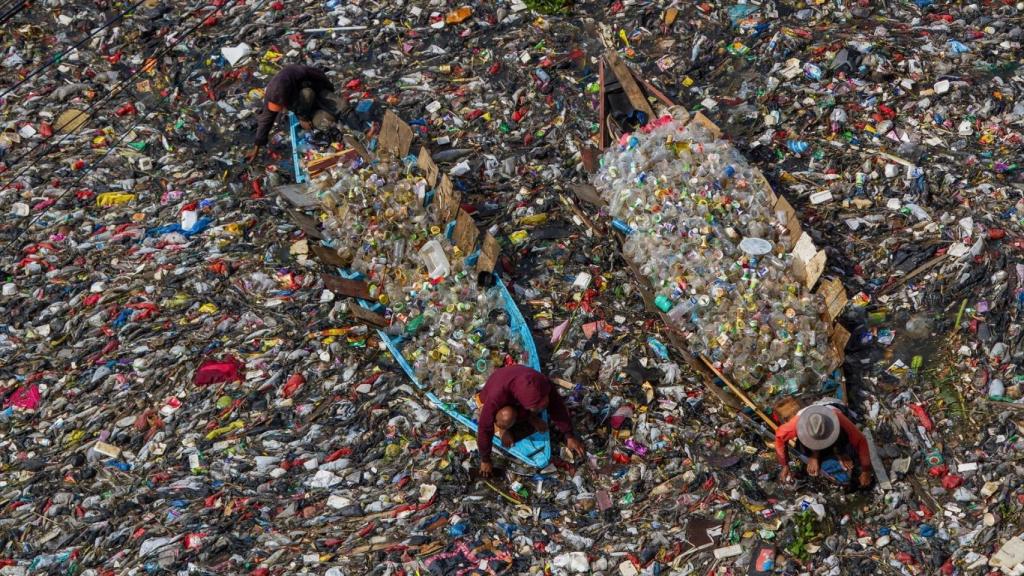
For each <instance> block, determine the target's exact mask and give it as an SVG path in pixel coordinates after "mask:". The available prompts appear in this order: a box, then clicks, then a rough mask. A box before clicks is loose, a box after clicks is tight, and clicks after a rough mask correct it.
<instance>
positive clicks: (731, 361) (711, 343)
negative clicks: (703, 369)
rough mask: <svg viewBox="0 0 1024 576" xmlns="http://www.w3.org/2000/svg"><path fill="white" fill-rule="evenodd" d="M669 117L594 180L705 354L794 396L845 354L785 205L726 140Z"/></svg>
mask: <svg viewBox="0 0 1024 576" xmlns="http://www.w3.org/2000/svg"><path fill="white" fill-rule="evenodd" d="M688 119H689V118H688V117H686V118H673V117H671V116H665V117H662V118H660V119H658V120H656V121H655V122H652V123H651V124H648V126H647V127H646V128H645V129H644V130H642V131H640V132H638V133H633V134H627V135H624V136H623V137H622V138H621V139H620V142H619V145H618V146H616V147H614V148H612V149H610V150H608V151H607V152H605V154H604V155H603V156H602V157H601V169H600V171H599V172H598V173H597V174H596V176H595V177H594V185H595V186H596V187H597V189H598V191H599V192H600V193H601V195H602V196H603V197H604V199H605V200H606V201H607V203H608V212H609V214H610V215H611V216H612V217H613V218H616V219H618V220H620V221H622V222H625V224H626V225H627V226H628V229H629V230H630V233H629V235H628V236H627V237H626V240H625V242H624V244H623V247H622V249H623V255H624V256H625V258H627V259H628V260H630V261H632V262H633V263H634V264H635V265H636V266H637V267H638V268H639V270H640V271H641V273H642V274H643V275H644V276H645V277H646V279H647V280H649V281H650V283H651V285H652V286H653V288H654V291H655V294H656V297H655V304H656V305H657V306H658V307H659V308H660V309H661V311H662V312H666V313H667V316H668V318H669V319H670V320H671V322H672V323H673V324H674V325H675V326H676V327H677V328H679V329H680V330H682V331H683V332H684V334H685V335H686V342H687V343H688V344H689V345H690V346H691V347H692V351H693V352H694V353H695V354H703V355H706V356H707V357H709V358H710V359H711V360H712V361H714V362H715V363H717V364H719V365H720V366H721V367H722V371H723V372H725V374H726V375H728V376H730V377H731V378H732V379H733V381H734V382H735V383H736V384H738V385H740V386H741V387H743V388H747V389H749V388H754V387H755V386H758V385H759V384H761V382H762V381H765V384H764V385H763V386H760V387H759V390H758V392H759V393H760V394H761V396H762V398H763V399H770V398H772V397H774V396H776V395H783V394H788V395H796V394H798V393H801V392H803V391H804V390H807V389H809V388H812V386H815V385H817V384H818V383H819V382H821V381H822V380H825V379H826V378H827V377H828V375H829V373H830V372H831V368H832V366H834V365H836V364H837V358H836V357H835V352H834V351H833V350H832V348H831V346H830V343H829V334H830V329H829V326H828V325H827V324H826V322H825V321H824V320H823V317H824V312H825V310H824V306H825V304H824V299H823V298H822V297H821V296H820V295H818V294H815V293H811V292H810V291H809V290H807V289H806V288H805V287H804V284H803V283H802V282H801V281H800V280H798V279H797V278H796V277H795V276H794V274H792V272H791V268H792V266H793V263H792V260H793V256H792V255H791V254H790V253H788V252H787V251H786V250H785V249H784V248H783V247H784V246H786V245H791V244H793V243H794V242H795V239H789V238H788V237H789V236H790V234H791V232H790V230H789V229H788V228H786V218H785V215H784V214H778V213H776V212H775V211H774V210H773V205H774V202H773V201H772V199H771V198H770V196H771V191H770V190H768V189H767V188H766V186H767V182H765V181H764V180H763V179H762V178H759V177H755V174H754V172H753V171H752V170H751V168H750V166H749V165H748V164H747V162H746V160H745V159H744V158H743V156H742V155H741V154H739V152H737V151H736V149H735V148H734V147H733V146H732V145H731V144H729V143H728V142H726V141H724V140H721V139H718V138H715V137H714V135H712V134H711V133H710V132H709V131H708V129H707V128H705V127H704V126H703V125H701V124H700V123H697V122H687V120H688Z"/></svg>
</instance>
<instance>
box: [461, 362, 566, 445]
mask: <svg viewBox="0 0 1024 576" xmlns="http://www.w3.org/2000/svg"><path fill="white" fill-rule="evenodd" d="M544 398H547V399H548V407H547V409H548V417H549V418H550V420H551V424H552V425H554V427H555V428H557V429H558V430H559V431H561V432H562V433H563V434H565V435H566V436H571V435H572V421H571V420H570V419H569V409H568V408H566V406H565V401H564V400H562V397H561V396H560V395H559V394H558V390H556V386H555V385H554V383H553V382H551V379H550V378H548V377H547V376H545V375H543V374H541V373H540V372H537V371H536V370H534V369H533V368H530V367H528V366H522V365H516V366H509V367H507V368H498V369H497V370H495V371H494V372H493V373H492V374H491V376H490V378H488V379H487V383H486V384H484V388H483V390H481V391H480V402H481V403H482V404H483V407H482V408H481V409H480V420H479V421H478V422H477V432H476V445H477V449H479V450H480V461H481V462H490V461H491V443H492V442H493V438H494V419H495V418H496V417H497V415H498V411H499V410H501V409H502V408H504V407H505V406H514V407H515V408H516V409H518V410H519V415H520V417H525V416H526V415H527V414H528V413H529V412H530V411H532V410H536V409H537V407H539V406H540V405H541V404H542V403H543V402H542V400H543V399H544Z"/></svg>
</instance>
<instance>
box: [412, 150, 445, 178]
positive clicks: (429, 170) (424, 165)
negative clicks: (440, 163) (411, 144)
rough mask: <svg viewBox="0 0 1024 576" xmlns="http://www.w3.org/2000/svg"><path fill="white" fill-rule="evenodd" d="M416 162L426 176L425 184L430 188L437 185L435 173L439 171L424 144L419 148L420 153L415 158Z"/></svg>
mask: <svg viewBox="0 0 1024 576" xmlns="http://www.w3.org/2000/svg"><path fill="white" fill-rule="evenodd" d="M416 164H417V165H418V166H419V167H420V170H423V172H424V173H425V174H426V176H427V184H429V185H430V187H431V188H433V187H434V186H437V174H438V172H440V170H438V168H437V164H435V163H434V159H433V158H431V157H430V151H429V150H427V147H426V146H423V147H422V148H420V155H419V157H418V158H417V159H416Z"/></svg>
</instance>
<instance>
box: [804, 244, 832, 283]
mask: <svg viewBox="0 0 1024 576" xmlns="http://www.w3.org/2000/svg"><path fill="white" fill-rule="evenodd" d="M827 262H828V256H827V255H826V254H825V251H824V250H818V252H817V253H816V254H815V255H814V256H813V257H812V258H811V260H810V261H809V262H807V263H806V264H805V265H804V287H805V288H807V289H808V290H810V289H811V288H814V285H815V284H816V283H817V282H818V278H821V275H822V274H823V273H824V272H825V265H826V264H827Z"/></svg>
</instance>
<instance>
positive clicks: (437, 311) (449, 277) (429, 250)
mask: <svg viewBox="0 0 1024 576" xmlns="http://www.w3.org/2000/svg"><path fill="white" fill-rule="evenodd" d="M419 172H420V171H418V170H417V171H415V173H414V171H413V170H410V168H409V166H407V165H406V164H405V163H404V162H402V161H396V160H394V159H383V160H375V161H372V162H368V163H364V161H363V160H362V159H361V158H356V159H355V160H353V161H352V162H351V164H349V163H341V164H339V165H336V166H335V167H334V168H332V169H331V170H330V171H328V172H326V173H325V174H324V175H322V176H320V177H318V178H316V179H315V180H314V189H315V190H317V192H316V194H317V195H318V196H320V197H321V198H322V199H323V206H324V212H323V216H322V219H323V222H324V233H325V235H326V236H327V243H328V245H329V246H330V248H331V250H333V251H334V252H336V253H337V254H338V256H339V257H340V258H342V259H343V260H348V261H350V262H351V264H350V266H349V270H348V271H349V272H350V273H352V272H354V273H355V277H357V278H361V279H365V281H366V282H367V284H368V296H369V297H370V298H373V299H375V300H376V303H379V304H380V307H381V308H382V309H383V311H384V316H385V319H386V321H387V327H386V328H385V331H386V333H387V334H388V336H389V337H391V338H392V339H393V341H394V342H395V343H396V344H398V345H399V347H400V348H401V353H402V355H403V357H404V358H405V359H406V361H407V362H408V363H409V364H410V365H411V366H412V368H413V371H414V373H415V374H416V377H417V379H418V380H419V382H420V384H422V385H424V386H425V387H426V388H427V389H428V390H430V391H432V392H434V393H435V394H437V396H438V397H439V398H441V399H442V400H444V401H446V402H448V403H451V404H455V405H458V406H459V407H460V409H463V410H467V411H468V412H469V413H471V414H472V413H474V412H475V411H476V405H475V404H473V395H474V394H475V393H476V392H478V391H479V389H480V388H482V387H483V384H484V382H486V380H487V377H488V376H490V374H491V372H493V371H494V369H495V368H498V367H501V366H504V365H506V364H507V363H509V362H512V363H522V364H528V363H529V357H528V352H527V349H526V347H524V346H523V344H522V342H521V341H520V338H519V335H518V334H516V333H514V332H513V331H511V330H510V328H509V317H508V314H507V312H506V311H505V303H504V298H503V296H502V291H501V289H500V288H499V287H498V286H496V285H495V283H494V278H493V275H492V274H491V273H490V272H483V273H481V274H478V273H477V270H476V268H475V266H474V265H475V263H476V259H477V256H478V254H472V255H470V254H465V253H463V252H461V251H460V250H459V248H458V247H457V246H454V245H452V243H451V242H450V241H449V239H448V237H447V236H446V235H445V234H444V233H443V232H444V231H443V229H442V227H441V224H440V223H441V222H442V220H443V219H442V218H441V216H440V214H439V210H438V202H436V201H433V202H431V198H429V197H428V196H427V189H428V187H427V183H426V179H425V177H424V176H423V175H422V174H420V173H419ZM367 304H371V305H372V304H373V303H370V302H367Z"/></svg>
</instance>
